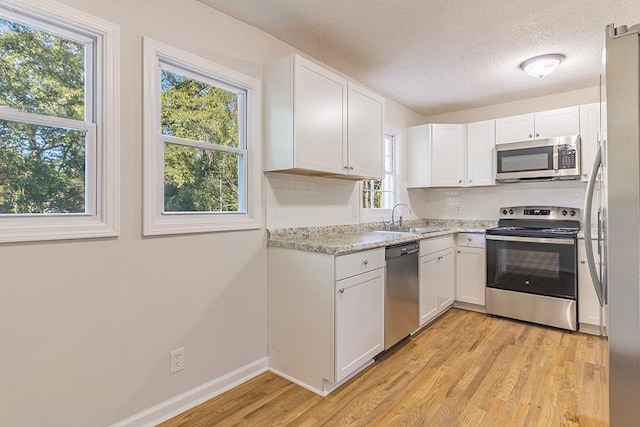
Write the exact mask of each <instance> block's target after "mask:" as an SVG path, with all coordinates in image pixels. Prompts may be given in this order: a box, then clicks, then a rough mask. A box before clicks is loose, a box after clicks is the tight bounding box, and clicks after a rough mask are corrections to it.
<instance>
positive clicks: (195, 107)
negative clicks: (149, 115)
mask: <svg viewBox="0 0 640 427" xmlns="http://www.w3.org/2000/svg"><path fill="white" fill-rule="evenodd" d="M161 73H162V75H161V76H162V101H161V102H162V105H161V116H162V133H163V134H164V135H170V136H176V137H179V138H185V139H190V140H196V141H204V142H211V143H215V144H219V145H224V146H227V147H240V133H239V126H238V125H239V117H240V115H239V102H240V99H241V96H240V94H238V93H235V92H231V91H229V90H226V89H222V88H219V87H216V86H214V85H211V84H209V83H204V82H202V81H199V80H195V79H192V78H190V77H186V76H183V75H180V74H178V73H174V72H170V71H167V70H162V71H161Z"/></svg>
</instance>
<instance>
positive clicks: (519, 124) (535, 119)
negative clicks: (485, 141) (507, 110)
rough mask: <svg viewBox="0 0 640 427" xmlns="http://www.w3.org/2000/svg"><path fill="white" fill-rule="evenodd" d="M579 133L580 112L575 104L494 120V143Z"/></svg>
mask: <svg viewBox="0 0 640 427" xmlns="http://www.w3.org/2000/svg"><path fill="white" fill-rule="evenodd" d="M579 133H580V114H579V109H578V107H577V106H576V107H568V108H559V109H556V110H548V111H541V112H539V113H532V114H523V115H520V116H513V117H505V118H502V119H497V120H496V144H504V143H508V142H519V141H527V140H531V139H544V138H552V137H554V136H567V135H577V134H579Z"/></svg>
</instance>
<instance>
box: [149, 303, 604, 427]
mask: <svg viewBox="0 0 640 427" xmlns="http://www.w3.org/2000/svg"><path fill="white" fill-rule="evenodd" d="M607 356H608V354H607V341H606V339H603V338H601V337H597V336H592V335H585V334H580V333H568V332H564V331H561V330H557V329H553V328H547V327H542V326H536V325H532V324H527V323H524V322H519V321H512V320H507V319H501V318H496V317H492V316H487V315H485V314H481V313H476V312H471V311H464V310H458V309H452V310H450V311H448V312H447V313H445V314H444V315H443V316H442V317H440V319H438V320H437V321H435V322H434V323H433V324H432V325H430V326H428V327H427V328H425V329H424V330H423V331H421V332H420V333H418V334H416V335H414V336H413V337H411V338H410V339H409V340H408V342H406V343H405V344H404V345H403V346H401V347H400V348H398V349H397V350H396V351H394V352H393V353H392V354H390V355H388V356H387V357H384V358H383V359H381V360H379V361H378V362H376V363H375V364H373V365H371V366H370V367H369V368H367V369H366V370H364V371H363V372H361V373H360V374H358V375H357V376H356V377H354V378H353V379H352V380H351V381H349V382H347V383H346V384H344V385H343V386H341V387H340V388H338V389H337V390H335V391H334V392H333V393H331V394H330V395H329V396H327V397H325V398H322V397H320V396H318V395H315V394H313V393H311V392H310V391H308V390H306V389H303V388H302V387H299V386H297V385H295V384H293V383H291V382H290V381H288V380H285V379H283V378H280V377H278V376H276V375H274V374H272V373H265V374H262V375H260V376H258V377H256V378H254V379H252V380H250V381H248V382H246V383H244V384H242V385H240V386H238V387H236V388H234V389H232V390H230V391H228V392H226V393H223V394H222V395H220V396H217V397H215V398H213V399H211V400H209V401H207V402H205V403H203V404H201V405H199V406H197V407H196V408H193V409H191V410H190V411H187V412H185V413H183V414H180V415H178V416H177V417H175V418H173V419H171V420H169V421H167V422H165V423H163V424H161V426H162V427H192V426H201V427H208V426H233V425H243V426H247V425H248V426H305V427H311V426H319V425H321V426H340V427H342V426H389V425H393V426H395V425H406V426H425V425H429V426H449V425H451V426H473V427H477V426H491V427H496V426H509V427H511V426H543V425H544V426H546V425H550V426H551V425H553V426H556V425H557V426H593V427H605V426H607V425H608V422H607V420H608V403H607V398H608V397H607V396H608V392H607V381H608V372H607V370H606V369H605V368H603V367H605V366H608V365H606V364H607V362H608V361H607Z"/></svg>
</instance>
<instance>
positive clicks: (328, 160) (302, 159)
mask: <svg viewBox="0 0 640 427" xmlns="http://www.w3.org/2000/svg"><path fill="white" fill-rule="evenodd" d="M293 72H294V79H293V81H294V89H293V104H294V111H293V141H294V150H293V155H294V156H295V157H294V159H293V160H294V161H293V163H294V165H295V167H297V168H302V169H312V170H319V171H324V172H333V173H343V172H344V170H343V167H344V166H346V158H344V155H343V146H345V145H346V144H345V143H346V139H347V132H346V131H347V126H346V120H345V113H346V110H347V96H346V95H347V81H346V79H343V78H342V77H340V76H338V75H336V74H333V73H331V72H329V71H327V70H325V69H323V68H321V67H319V66H317V65H316V64H314V63H312V62H310V61H307V60H306V59H304V58H301V57H296V58H295V66H294V71H293Z"/></svg>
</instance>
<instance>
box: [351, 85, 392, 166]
mask: <svg viewBox="0 0 640 427" xmlns="http://www.w3.org/2000/svg"><path fill="white" fill-rule="evenodd" d="M348 87H349V96H348V112H349V113H348V132H349V133H348V135H349V137H348V144H347V147H348V149H347V157H346V158H347V165H348V167H349V174H351V175H355V176H361V177H369V178H384V165H383V163H382V162H383V154H384V153H383V150H384V141H383V139H384V137H383V135H384V128H383V127H384V98H383V97H381V96H380V95H377V94H375V93H373V92H371V91H370V90H367V89H365V88H364V87H362V86H359V85H357V84H355V83H352V82H349V85H348Z"/></svg>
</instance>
